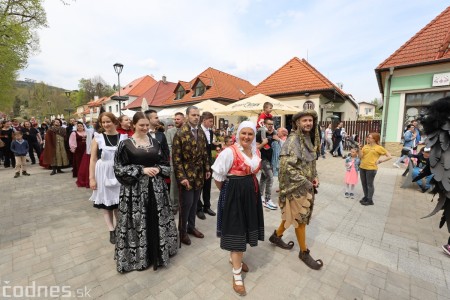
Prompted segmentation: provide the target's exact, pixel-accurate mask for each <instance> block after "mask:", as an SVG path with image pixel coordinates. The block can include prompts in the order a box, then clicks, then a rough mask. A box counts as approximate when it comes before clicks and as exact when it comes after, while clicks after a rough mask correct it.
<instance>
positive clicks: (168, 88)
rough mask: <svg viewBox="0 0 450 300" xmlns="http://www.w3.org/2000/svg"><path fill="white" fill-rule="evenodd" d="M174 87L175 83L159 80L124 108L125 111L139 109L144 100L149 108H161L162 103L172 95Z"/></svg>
mask: <svg viewBox="0 0 450 300" xmlns="http://www.w3.org/2000/svg"><path fill="white" fill-rule="evenodd" d="M176 86H177V83H174V82H169V81H166V82H163V81H162V80H160V81H158V82H157V83H156V84H154V85H153V86H152V87H151V88H150V89H148V90H147V91H146V92H145V93H143V94H142V95H141V96H139V97H138V98H137V99H136V100H134V101H133V102H131V103H130V104H128V105H127V106H125V109H129V108H138V107H141V106H142V101H143V99H144V98H145V100H146V101H147V104H148V105H149V106H162V105H163V103H164V101H165V100H166V99H167V98H168V97H169V96H171V95H172V94H173V91H174V90H175V87H176Z"/></svg>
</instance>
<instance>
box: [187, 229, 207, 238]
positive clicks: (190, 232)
mask: <svg viewBox="0 0 450 300" xmlns="http://www.w3.org/2000/svg"><path fill="white" fill-rule="evenodd" d="M187 232H188V233H189V234H192V235H193V236H195V237H196V238H199V239H202V238H204V237H205V236H204V235H203V233H201V232H200V231H198V230H197V228H194V229H191V230H189V229H188V231H187Z"/></svg>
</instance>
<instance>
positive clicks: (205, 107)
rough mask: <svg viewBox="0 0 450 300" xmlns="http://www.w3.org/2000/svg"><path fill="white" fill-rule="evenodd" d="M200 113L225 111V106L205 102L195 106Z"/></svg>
mask: <svg viewBox="0 0 450 300" xmlns="http://www.w3.org/2000/svg"><path fill="white" fill-rule="evenodd" d="M195 106H197V107H198V109H199V110H200V112H204V111H209V112H210V113H215V112H216V111H220V110H224V109H225V107H226V106H225V105H223V104H220V103H219V102H216V101H212V100H205V101H203V102H200V103H197V104H195Z"/></svg>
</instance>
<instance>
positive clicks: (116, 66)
mask: <svg viewBox="0 0 450 300" xmlns="http://www.w3.org/2000/svg"><path fill="white" fill-rule="evenodd" d="M113 67H114V71H115V72H116V73H117V83H118V85H119V86H118V91H119V97H115V96H113V97H111V99H112V100H115V101H118V102H119V116H121V115H122V101H126V100H127V99H128V98H127V99H124V98H123V97H120V73H122V69H123V64H121V63H115V64H114V65H113Z"/></svg>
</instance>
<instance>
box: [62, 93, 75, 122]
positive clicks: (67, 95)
mask: <svg viewBox="0 0 450 300" xmlns="http://www.w3.org/2000/svg"><path fill="white" fill-rule="evenodd" d="M65 94H66V97H67V102H69V107H68V108H65V109H64V110H65V111H67V112H68V113H69V117H68V119H69V120H70V112H72V111H73V108H72V106H71V104H70V94H72V92H71V91H65Z"/></svg>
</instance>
